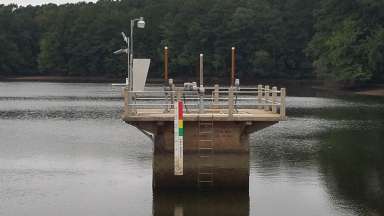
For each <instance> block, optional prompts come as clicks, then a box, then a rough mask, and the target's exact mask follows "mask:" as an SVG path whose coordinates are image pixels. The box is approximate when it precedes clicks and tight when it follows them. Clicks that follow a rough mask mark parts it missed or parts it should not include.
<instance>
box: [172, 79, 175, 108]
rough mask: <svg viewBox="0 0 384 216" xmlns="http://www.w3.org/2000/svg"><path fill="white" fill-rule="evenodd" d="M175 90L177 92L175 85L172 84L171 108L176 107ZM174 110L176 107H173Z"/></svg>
mask: <svg viewBox="0 0 384 216" xmlns="http://www.w3.org/2000/svg"><path fill="white" fill-rule="evenodd" d="M175 90H176V88H175V84H172V85H171V107H172V106H174V104H175ZM173 108H175V107H173Z"/></svg>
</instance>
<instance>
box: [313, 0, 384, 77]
mask: <svg viewBox="0 0 384 216" xmlns="http://www.w3.org/2000/svg"><path fill="white" fill-rule="evenodd" d="M383 10H384V2H383V1H377V0H353V1H351V0H322V1H321V6H320V8H319V9H318V10H317V11H316V24H315V29H316V33H315V34H314V36H313V39H312V40H311V42H310V43H309V45H308V49H307V52H308V54H310V55H311V56H312V57H313V59H314V65H315V68H316V71H317V72H318V75H319V76H321V77H324V78H326V79H335V80H338V81H346V82H356V81H357V82H365V81H369V80H384V70H383V69H384V58H383V57H384V49H383V48H384V37H383V36H384V35H383V30H384V29H383V27H384V13H383Z"/></svg>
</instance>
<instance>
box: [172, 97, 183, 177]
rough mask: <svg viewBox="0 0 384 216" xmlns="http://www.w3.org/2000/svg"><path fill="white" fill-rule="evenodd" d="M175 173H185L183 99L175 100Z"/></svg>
mask: <svg viewBox="0 0 384 216" xmlns="http://www.w3.org/2000/svg"><path fill="white" fill-rule="evenodd" d="M174 132H175V133H174V134H175V139H174V150H175V175H183V140H184V124H183V102H182V101H181V100H179V101H177V102H175V131H174Z"/></svg>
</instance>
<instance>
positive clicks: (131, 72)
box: [129, 19, 135, 91]
mask: <svg viewBox="0 0 384 216" xmlns="http://www.w3.org/2000/svg"><path fill="white" fill-rule="evenodd" d="M134 26H135V20H134V19H132V20H131V34H130V38H129V39H130V42H131V45H130V47H129V48H130V52H129V55H130V61H129V74H130V75H129V77H130V83H129V88H130V90H131V91H133V27H134Z"/></svg>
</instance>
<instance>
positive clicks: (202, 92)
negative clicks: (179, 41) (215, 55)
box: [199, 53, 205, 113]
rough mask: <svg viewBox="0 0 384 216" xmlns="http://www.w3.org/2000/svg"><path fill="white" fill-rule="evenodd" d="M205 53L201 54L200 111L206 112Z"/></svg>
mask: <svg viewBox="0 0 384 216" xmlns="http://www.w3.org/2000/svg"><path fill="white" fill-rule="evenodd" d="M203 74H204V55H203V54H202V53H201V54H200V88H199V96H200V103H199V113H203V112H204V95H205V92H204V75H203Z"/></svg>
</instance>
